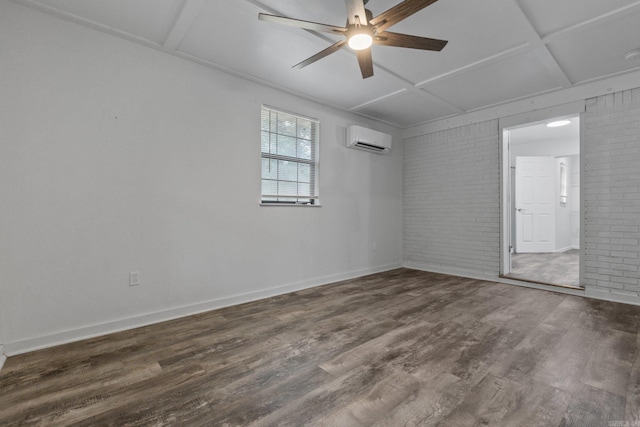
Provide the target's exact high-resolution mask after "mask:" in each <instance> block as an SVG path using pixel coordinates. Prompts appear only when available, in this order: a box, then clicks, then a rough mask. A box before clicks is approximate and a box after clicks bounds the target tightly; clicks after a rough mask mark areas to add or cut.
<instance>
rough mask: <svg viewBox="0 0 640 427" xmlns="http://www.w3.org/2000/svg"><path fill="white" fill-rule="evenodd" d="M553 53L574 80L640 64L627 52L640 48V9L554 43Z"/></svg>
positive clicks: (578, 80) (605, 74)
mask: <svg viewBox="0 0 640 427" xmlns="http://www.w3.org/2000/svg"><path fill="white" fill-rule="evenodd" d="M549 48H550V50H551V52H552V54H553V56H554V57H555V58H556V59H557V61H558V62H559V63H560V65H561V66H562V68H563V69H564V71H565V72H566V73H568V74H569V77H570V78H571V80H572V81H573V82H576V83H578V82H583V81H585V80H591V79H596V78H600V77H602V76H607V75H609V74H613V73H618V72H621V71H626V70H630V69H633V68H638V67H640V61H638V60H635V61H625V60H624V54H625V53H626V52H628V51H630V50H632V49H638V48H640V10H638V11H637V12H635V13H631V14H628V15H626V16H624V17H622V18H620V19H618V20H616V21H609V22H603V23H601V24H600V25H596V26H594V27H592V28H589V29H587V30H584V31H579V32H576V33H574V34H572V35H571V36H569V37H566V38H563V39H560V40H557V41H554V42H552V43H550V45H549Z"/></svg>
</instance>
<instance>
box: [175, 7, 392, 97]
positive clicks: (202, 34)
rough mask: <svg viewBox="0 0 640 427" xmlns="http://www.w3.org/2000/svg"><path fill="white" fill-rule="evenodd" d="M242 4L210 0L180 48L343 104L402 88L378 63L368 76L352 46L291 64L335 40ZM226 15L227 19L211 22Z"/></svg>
mask: <svg viewBox="0 0 640 427" xmlns="http://www.w3.org/2000/svg"><path fill="white" fill-rule="evenodd" d="M241 3H242V4H238V3H235V2H225V3H223V4H213V3H209V4H207V5H206V7H205V8H204V9H203V10H202V13H201V14H200V16H199V17H198V19H196V21H195V22H194V23H193V25H192V26H191V29H190V31H189V32H188V33H187V35H186V36H185V38H184V40H183V41H182V43H180V45H179V46H178V50H179V51H181V52H184V53H187V54H189V55H193V56H195V57H198V58H203V59H205V60H207V61H209V62H211V63H214V64H218V65H220V66H223V67H227V68H230V69H232V70H235V71H237V72H240V73H243V74H247V75H252V76H255V77H257V78H259V79H262V80H266V81H269V82H272V83H275V84H278V85H281V86H283V87H287V88H288V89H292V90H294V91H297V92H300V93H304V94H306V95H308V96H310V97H313V98H314V99H318V100H322V101H324V102H327V103H331V104H335V105H339V106H342V107H343V108H351V107H354V106H357V105H359V104H362V103H364V102H366V101H369V100H370V99H372V98H374V99H375V98H378V97H381V96H383V95H385V94H387V93H389V92H395V91H397V90H400V89H401V88H402V84H403V83H402V81H400V80H398V79H396V78H394V77H392V76H389V75H388V74H387V73H385V72H384V71H382V70H380V69H375V67H374V72H375V75H374V76H373V77H372V78H369V79H366V80H363V79H362V77H361V75H360V70H359V68H358V62H357V59H356V57H355V55H354V54H353V53H351V51H348V50H342V51H339V52H336V53H334V54H332V55H330V56H328V57H326V58H323V59H322V60H320V61H318V62H316V63H314V64H311V65H309V66H308V67H306V68H303V69H292V68H291V67H292V66H293V65H295V64H297V63H298V62H300V61H303V60H304V59H306V58H308V57H309V56H311V55H314V54H315V53H317V52H319V51H321V50H323V49H325V48H326V47H328V46H330V45H331V44H332V42H330V41H326V40H322V39H320V38H318V37H316V36H313V35H311V34H309V33H308V32H306V31H304V30H301V29H298V28H290V27H284V26H280V25H276V24H273V23H270V22H263V21H258V12H259V11H260V9H258V8H254V7H247V4H246V3H243V2H241ZM221 15H222V16H224V17H225V19H224V20H221V21H219V22H218V24H217V25H211V22H212V20H213V19H215V17H217V16H221ZM238 28H244V30H243V31H238V30H237V29H238ZM227 34H233V35H234V36H233V37H229V36H227ZM336 40H338V39H336Z"/></svg>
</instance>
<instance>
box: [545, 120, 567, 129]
mask: <svg viewBox="0 0 640 427" xmlns="http://www.w3.org/2000/svg"><path fill="white" fill-rule="evenodd" d="M570 123H571V120H569V119H565V120H556V121H553V122H549V123H547V127H548V128H559V127H561V126H566V125H568V124H570Z"/></svg>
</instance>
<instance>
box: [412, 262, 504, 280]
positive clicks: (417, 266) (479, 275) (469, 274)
mask: <svg viewBox="0 0 640 427" xmlns="http://www.w3.org/2000/svg"><path fill="white" fill-rule="evenodd" d="M404 267H406V268H411V269H413V270H421V271H428V272H431V273H440V274H449V275H451V276H458V277H466V278H469V279H477V280H486V281H490V282H496V281H497V280H498V279H499V277H498V276H497V275H493V274H491V273H484V272H478V271H473V270H463V269H458V268H454V267H446V266H441V265H434V264H422V263H419V262H413V261H407V262H405V263H404Z"/></svg>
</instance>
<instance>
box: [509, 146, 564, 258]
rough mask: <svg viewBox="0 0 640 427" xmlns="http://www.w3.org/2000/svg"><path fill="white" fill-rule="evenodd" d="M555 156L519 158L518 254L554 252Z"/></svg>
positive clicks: (517, 179) (517, 203) (517, 182)
mask: <svg viewBox="0 0 640 427" xmlns="http://www.w3.org/2000/svg"><path fill="white" fill-rule="evenodd" d="M555 164H556V162H555V159H554V158H553V157H516V194H515V199H516V200H515V201H516V203H515V210H516V248H515V249H516V252H518V253H526V252H553V250H554V247H555V209H554V204H553V202H554V199H555V195H556V191H555V190H556V188H555V185H554V182H555V179H554V176H555V173H554V171H555Z"/></svg>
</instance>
